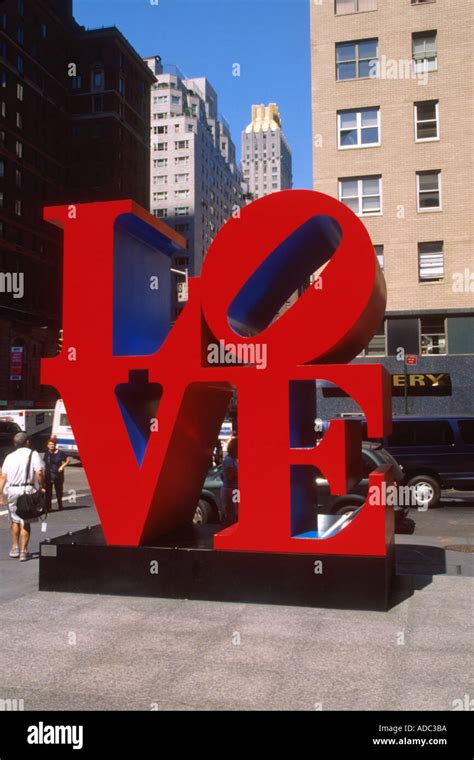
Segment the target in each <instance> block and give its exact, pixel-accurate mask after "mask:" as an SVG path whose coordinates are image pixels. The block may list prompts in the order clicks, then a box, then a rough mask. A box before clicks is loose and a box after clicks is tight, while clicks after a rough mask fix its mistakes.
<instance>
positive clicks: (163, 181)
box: [153, 174, 168, 185]
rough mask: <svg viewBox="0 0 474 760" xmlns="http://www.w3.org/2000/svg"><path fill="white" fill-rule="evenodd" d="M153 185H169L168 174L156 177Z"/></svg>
mask: <svg viewBox="0 0 474 760" xmlns="http://www.w3.org/2000/svg"><path fill="white" fill-rule="evenodd" d="M153 184H154V185H167V184H168V177H167V175H166V174H158V175H157V176H156V177H153Z"/></svg>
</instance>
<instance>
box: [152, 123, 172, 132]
mask: <svg viewBox="0 0 474 760" xmlns="http://www.w3.org/2000/svg"><path fill="white" fill-rule="evenodd" d="M153 134H154V135H167V134H168V127H167V126H166V124H165V125H164V126H162V127H153Z"/></svg>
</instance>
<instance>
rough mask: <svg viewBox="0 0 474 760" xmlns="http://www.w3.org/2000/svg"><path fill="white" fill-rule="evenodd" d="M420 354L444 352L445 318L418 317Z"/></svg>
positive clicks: (427, 354)
mask: <svg viewBox="0 0 474 760" xmlns="http://www.w3.org/2000/svg"><path fill="white" fill-rule="evenodd" d="M420 336H421V341H420V342H421V355H422V356H433V355H439V354H445V353H446V320H445V318H444V317H441V316H433V317H422V318H421V319H420Z"/></svg>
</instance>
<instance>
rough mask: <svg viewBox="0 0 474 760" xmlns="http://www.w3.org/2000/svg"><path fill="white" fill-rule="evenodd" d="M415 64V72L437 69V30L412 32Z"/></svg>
mask: <svg viewBox="0 0 474 760" xmlns="http://www.w3.org/2000/svg"><path fill="white" fill-rule="evenodd" d="M412 51H413V64H414V67H415V72H417V73H418V72H423V71H436V70H437V68H438V56H437V53H436V32H416V33H414V34H412Z"/></svg>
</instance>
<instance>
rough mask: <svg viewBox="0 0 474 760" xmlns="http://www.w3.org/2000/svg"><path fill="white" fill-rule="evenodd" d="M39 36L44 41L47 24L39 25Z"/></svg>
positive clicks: (46, 33)
mask: <svg viewBox="0 0 474 760" xmlns="http://www.w3.org/2000/svg"><path fill="white" fill-rule="evenodd" d="M40 31H41V36H42V38H43V39H44V40H45V39H46V37H47V36H48V25H47V24H41V26H40Z"/></svg>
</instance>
